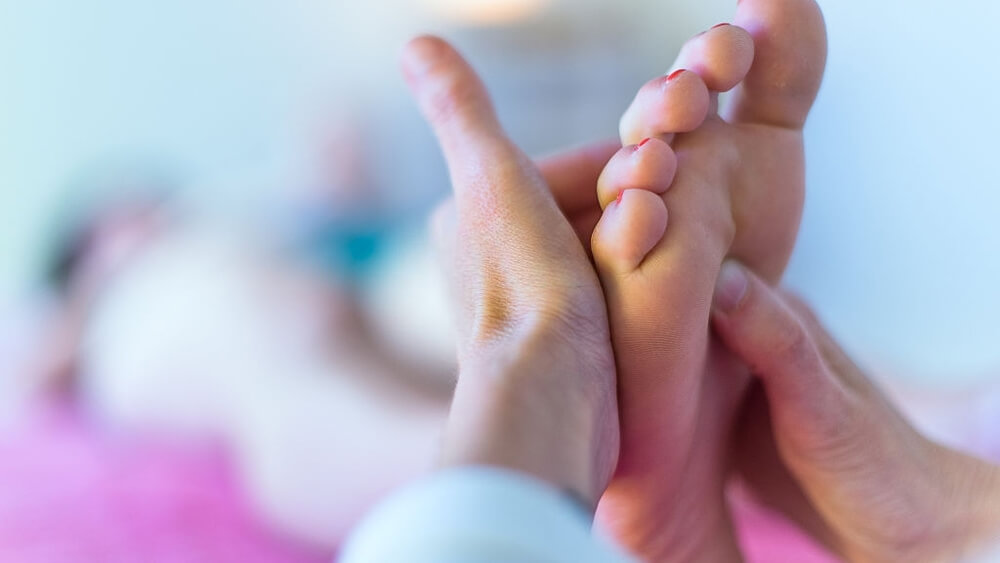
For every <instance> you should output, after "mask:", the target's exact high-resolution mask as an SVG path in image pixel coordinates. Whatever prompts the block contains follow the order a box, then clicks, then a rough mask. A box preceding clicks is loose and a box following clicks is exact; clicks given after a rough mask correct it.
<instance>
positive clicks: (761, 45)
mask: <svg viewBox="0 0 1000 563" xmlns="http://www.w3.org/2000/svg"><path fill="white" fill-rule="evenodd" d="M734 23H735V24H736V25H739V26H740V27H742V28H743V29H746V30H747V31H748V32H749V33H750V35H751V36H752V37H753V41H754V50H755V54H754V62H753V66H752V67H751V69H750V72H749V73H748V74H747V77H746V79H745V80H744V81H743V83H742V84H741V85H740V86H739V88H737V89H736V91H735V93H734V96H733V99H732V100H731V104H730V106H729V107H728V108H726V112H725V116H726V118H727V119H729V120H732V121H740V122H748V123H760V124H766V125H775V126H779V127H787V128H791V129H800V128H801V127H802V126H803V125H804V124H805V120H806V117H807V115H808V114H809V109H810V108H811V107H812V104H813V101H814V100H815V99H816V94H817V92H818V91H819V86H820V82H821V81H822V78H823V69H824V67H825V66H826V26H825V24H824V23H823V14H822V12H820V9H819V6H817V5H816V2H814V1H813V0H743V1H742V2H741V3H740V6H739V8H738V9H737V12H736V19H735V22H734Z"/></svg>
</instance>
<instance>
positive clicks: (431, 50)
mask: <svg viewBox="0 0 1000 563" xmlns="http://www.w3.org/2000/svg"><path fill="white" fill-rule="evenodd" d="M402 65H403V74H404V76H405V78H406V81H407V83H408V84H409V86H410V89H411V91H412V92H413V95H414V97H415V98H416V100H417V103H418V105H419V106H420V110H421V112H422V113H423V114H424V117H425V118H426V119H427V121H428V122H429V123H430V125H431V128H432V129H433V130H434V134H435V135H436V136H437V138H438V141H439V142H440V144H441V148H442V150H443V151H444V156H445V160H446V161H447V163H448V170H449V172H450V173H451V178H452V185H453V188H454V190H455V195H456V197H457V199H458V200H459V204H460V207H463V205H461V204H462V202H463V201H464V200H466V199H468V196H470V195H474V194H480V195H483V193H484V192H486V195H488V196H489V197H490V199H491V200H494V199H496V198H495V196H496V195H497V194H495V193H494V192H495V191H496V190H497V189H500V188H503V189H505V190H523V189H525V188H529V189H531V190H532V191H535V192H537V191H540V185H541V181H540V179H539V178H537V177H530V178H529V177H527V171H528V170H534V167H532V166H526V164H530V163H527V162H526V161H527V159H526V157H525V156H524V155H523V154H522V153H521V151H519V150H517V149H516V148H515V147H514V146H513V144H512V143H511V142H510V141H509V140H508V139H507V137H506V135H505V134H504V132H503V129H502V128H501V126H500V123H499V121H498V120H497V117H496V113H495V112H494V110H493V104H492V102H491V101H490V98H489V95H488V93H487V92H486V88H485V86H483V83H482V81H481V80H479V77H478V76H477V75H476V73H475V71H473V69H472V67H470V66H469V64H468V63H467V62H466V61H465V59H463V58H462V56H461V55H459V54H458V52H457V51H455V49H453V48H452V47H451V45H449V44H448V43H447V42H445V41H444V40H442V39H440V38H437V37H429V36H425V37H418V38H416V39H414V40H412V41H411V42H410V43H409V44H408V45H407V46H406V48H405V49H404V52H403V57H402ZM518 196H519V194H513V193H512V194H507V197H506V199H507V200H516V199H518Z"/></svg>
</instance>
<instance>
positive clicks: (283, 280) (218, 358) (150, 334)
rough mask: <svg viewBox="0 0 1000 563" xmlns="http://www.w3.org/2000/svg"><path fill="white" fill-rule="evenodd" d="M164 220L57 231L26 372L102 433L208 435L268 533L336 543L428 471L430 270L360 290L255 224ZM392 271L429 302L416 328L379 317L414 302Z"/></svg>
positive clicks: (124, 214)
mask: <svg viewBox="0 0 1000 563" xmlns="http://www.w3.org/2000/svg"><path fill="white" fill-rule="evenodd" d="M178 209H179V206H177V205H174V204H173V202H172V201H171V199H170V198H163V197H160V196H158V195H157V196H153V195H149V194H142V193H140V194H139V195H135V194H131V195H128V196H126V197H121V198H119V199H118V200H110V201H107V202H105V203H104V204H103V206H102V207H100V208H99V209H96V210H95V211H93V212H92V213H89V214H88V216H87V217H86V218H85V220H83V221H80V226H79V227H78V228H76V229H71V230H70V233H69V234H68V235H67V236H66V237H65V238H66V240H65V241H64V243H63V244H62V245H61V248H60V250H59V251H58V252H57V256H56V258H55V260H54V261H53V264H52V267H51V268H50V269H51V272H50V278H51V280H52V281H53V282H54V285H55V287H56V288H57V289H58V291H59V294H60V296H61V298H60V307H59V308H60V310H59V312H58V313H57V318H58V321H57V322H56V323H55V326H54V327H53V329H52V330H51V331H50V332H49V337H48V340H47V341H46V342H45V344H44V345H43V346H42V347H41V351H42V352H43V354H39V356H44V358H45V362H44V364H42V363H38V362H35V364H36V365H38V366H39V367H38V368H37V371H43V372H44V373H45V375H44V376H45V377H46V378H47V380H48V383H49V385H50V386H51V385H58V386H60V387H64V388H65V387H67V386H71V387H72V388H73V389H74V390H75V391H76V392H78V394H79V396H80V399H81V401H82V402H83V403H84V404H85V406H86V407H87V409H88V411H89V412H90V413H91V414H92V415H93V416H94V417H95V418H97V419H98V420H99V421H101V422H103V423H105V424H106V425H107V426H108V427H109V428H110V429H112V430H115V431H122V430H124V431H130V432H153V433H161V434H162V433H167V434H170V435H180V436H182V437H189V438H194V439H203V438H210V439H218V440H221V441H222V442H223V443H224V444H226V445H227V446H229V447H230V449H231V451H232V453H233V457H234V460H235V463H236V465H237V467H238V471H239V473H240V475H241V476H242V480H243V481H244V483H245V485H246V488H247V493H248V496H249V497H250V500H251V501H252V502H253V503H254V505H255V506H256V507H257V508H258V510H259V511H260V512H261V513H262V515H263V516H264V517H265V518H266V519H267V520H268V521H269V522H270V523H272V524H273V525H275V526H276V527H278V528H280V529H282V530H284V531H286V532H290V533H291V534H293V535H295V536H297V537H299V538H302V539H306V540H309V541H311V542H314V543H317V544H319V545H323V546H330V547H333V546H336V545H337V544H338V542H339V540H340V538H341V537H343V536H344V534H345V533H346V531H347V529H348V528H349V527H350V526H351V525H353V524H354V522H355V521H356V520H357V518H358V517H359V516H360V515H361V514H362V513H363V512H364V511H365V510H366V509H367V508H369V506H370V505H371V504H372V503H373V502H375V501H376V500H378V499H379V498H380V497H381V496H382V495H383V494H384V493H385V492H387V491H388V490H390V489H392V488H394V487H396V486H398V485H399V484H400V483H402V482H404V481H406V480H408V479H410V478H412V477H414V476H416V475H419V474H421V473H422V472H423V471H424V470H426V469H429V468H430V467H431V464H432V462H433V460H434V455H435V452H436V447H435V444H436V441H437V439H438V435H439V432H440V426H441V423H442V421H443V419H444V416H445V414H446V411H447V405H448V401H449V398H450V392H451V386H452V383H453V377H454V368H453V365H452V364H453V363H454V360H453V357H452V356H453V354H451V352H450V342H451V337H450V336H449V333H448V330H449V328H448V322H447V317H446V315H445V313H444V311H445V309H444V307H443V305H442V306H434V305H433V304H434V303H440V302H441V298H440V297H439V296H437V295H436V293H435V291H436V289H434V288H436V287H437V284H436V283H435V282H434V277H433V276H434V275H435V274H434V272H435V270H434V269H433V268H432V267H431V262H430V260H429V259H423V258H416V259H413V258H409V259H408V258H402V259H401V260H399V261H392V262H391V263H390V265H389V266H388V268H391V271H389V270H385V271H382V270H379V269H378V268H377V267H376V269H375V270H374V271H373V272H371V273H369V274H366V275H365V276H363V277H362V278H359V279H363V280H364V281H363V282H359V281H358V280H357V279H352V278H351V276H350V275H349V274H347V273H343V272H342V275H341V274H337V273H335V272H333V271H331V269H330V268H329V267H328V266H326V265H323V264H322V262H323V259H321V258H317V257H316V256H315V255H316V254H317V252H315V251H314V250H313V249H299V250H297V251H289V250H288V248H287V247H286V245H284V244H283V243H284V241H281V240H276V239H280V238H281V237H280V236H279V235H277V234H276V233H275V232H269V231H268V230H267V227H264V226H262V225H253V226H250V225H247V224H246V222H243V223H239V222H233V221H228V222H226V221H218V220H212V221H208V220H205V219H203V218H198V217H194V216H193V215H192V214H187V213H181V212H179V211H178ZM215 219H217V218H215ZM342 238H343V237H342ZM415 260H416V261H415ZM399 267H403V268H405V269H406V270H407V271H409V272H410V273H409V274H408V276H407V281H405V282H404V283H406V284H407V287H408V288H409V289H410V290H412V291H414V292H416V293H420V294H422V295H421V297H420V299H419V303H420V304H421V305H422V306H423V307H425V308H428V307H429V311H430V314H427V312H428V311H421V312H422V313H424V314H423V315H422V318H421V319H420V329H419V331H416V332H414V331H412V330H410V329H407V328H406V327H407V325H406V323H405V322H398V316H399V315H398V314H396V313H395V312H394V313H393V314H392V315H391V317H387V316H386V313H385V309H386V308H387V307H391V308H395V307H397V306H399V304H400V301H401V299H400V298H402V300H403V301H405V300H407V299H409V298H410V297H409V296H407V295H402V294H399V293H396V292H395V291H387V290H386V289H387V288H389V287H390V284H387V283H384V282H383V281H382V280H385V281H392V282H393V283H399V282H400V279H399V277H398V276H399ZM361 286H364V287H363V288H362V287H361ZM435 313H436V316H435ZM401 327H403V328H401Z"/></svg>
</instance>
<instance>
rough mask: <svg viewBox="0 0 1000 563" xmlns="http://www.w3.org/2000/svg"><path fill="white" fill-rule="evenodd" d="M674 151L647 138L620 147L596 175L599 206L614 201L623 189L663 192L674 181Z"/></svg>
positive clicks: (662, 142) (675, 170) (602, 207)
mask: <svg viewBox="0 0 1000 563" xmlns="http://www.w3.org/2000/svg"><path fill="white" fill-rule="evenodd" d="M676 172H677V155H675V154H674V151H673V149H671V148H670V145H668V144H667V143H666V142H664V141H662V140H660V139H656V138H646V139H643V140H642V141H640V142H639V144H637V145H629V146H626V147H622V149H621V150H619V151H618V152H617V153H615V155H614V156H613V157H611V160H610V161H609V162H608V165H607V166H606V167H605V168H604V171H603V172H601V176H600V177H599V178H598V179H597V199H598V201H599V202H600V204H601V209H604V208H606V207H607V206H608V205H609V204H611V202H613V201H615V199H616V198H617V197H618V194H620V193H621V192H622V191H624V190H635V189H641V190H647V191H650V192H653V193H657V194H662V193H665V192H666V191H667V190H668V189H669V188H670V184H672V183H673V181H674V174H676Z"/></svg>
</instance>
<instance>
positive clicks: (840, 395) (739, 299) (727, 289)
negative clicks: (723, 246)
mask: <svg viewBox="0 0 1000 563" xmlns="http://www.w3.org/2000/svg"><path fill="white" fill-rule="evenodd" d="M712 321H713V325H714V328H715V332H716V334H717V335H718V336H719V338H721V339H722V341H723V342H724V343H725V344H726V346H727V347H728V348H729V349H730V350H732V351H733V352H734V353H735V354H736V355H737V356H739V357H740V358H742V360H743V361H744V362H745V363H746V364H748V365H749V366H750V367H751V369H752V370H753V372H754V374H755V375H756V376H757V377H758V378H760V380H761V381H762V383H763V384H764V390H765V392H766V393H767V397H768V400H769V401H768V402H769V404H770V405H771V410H772V413H771V414H772V416H774V417H775V419H776V421H777V422H778V423H779V425H780V424H781V423H782V422H787V423H789V424H791V425H792V427H794V428H796V429H797V430H798V431H805V435H807V436H811V438H810V440H809V441H825V440H826V439H829V438H832V437H833V435H836V434H839V433H840V432H841V431H843V430H844V425H843V422H844V420H845V418H846V417H849V416H850V411H851V409H850V408H849V405H848V402H847V400H846V399H847V391H846V389H845V388H844V386H843V384H842V383H841V382H840V381H839V379H838V378H837V377H836V375H835V374H833V373H831V372H830V369H829V367H828V365H827V363H826V361H825V359H824V356H823V354H822V352H821V350H820V348H819V347H818V346H817V344H816V342H815V340H814V339H813V336H812V335H811V334H810V332H809V331H808V329H807V328H806V326H805V325H804V324H803V322H802V321H801V320H800V319H799V317H798V316H797V315H796V314H795V313H794V312H793V310H792V309H791V308H790V307H789V306H788V305H787V304H786V303H785V302H784V300H783V299H782V297H781V296H780V294H779V292H778V291H776V290H774V289H772V288H771V287H769V286H768V285H767V284H766V283H765V282H763V281H762V280H761V279H760V278H758V277H757V276H756V275H754V274H752V273H751V272H749V271H748V270H747V269H745V268H744V267H743V266H741V265H739V264H737V263H735V262H732V261H730V262H727V263H725V264H724V265H723V267H722V270H721V272H720V273H719V279H718V282H717V284H716V289H715V297H714V300H713V303H712ZM786 428H790V427H786Z"/></svg>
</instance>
